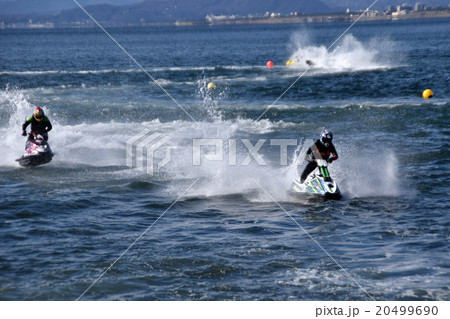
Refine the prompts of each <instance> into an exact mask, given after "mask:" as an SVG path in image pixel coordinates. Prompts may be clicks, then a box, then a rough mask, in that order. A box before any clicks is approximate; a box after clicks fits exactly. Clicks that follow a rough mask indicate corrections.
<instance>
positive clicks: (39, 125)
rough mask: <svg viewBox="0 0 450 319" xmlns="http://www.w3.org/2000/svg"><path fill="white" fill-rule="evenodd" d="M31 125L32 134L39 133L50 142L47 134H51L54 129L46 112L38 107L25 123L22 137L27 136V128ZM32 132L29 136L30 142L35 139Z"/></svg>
mask: <svg viewBox="0 0 450 319" xmlns="http://www.w3.org/2000/svg"><path fill="white" fill-rule="evenodd" d="M30 124H31V132H37V133H38V134H41V135H42V137H43V138H44V140H46V141H47V140H48V134H47V132H49V131H50V130H51V129H52V123H50V120H49V119H48V117H47V116H45V114H44V111H43V110H42V109H41V108H40V107H37V108H36V109H35V110H34V112H33V115H32V116H30V117H29V118H27V119H26V120H25V123H23V125H22V136H27V127H28V125H30ZM31 132H30V135H29V136H28V139H29V140H30V139H32V138H33V136H32V135H31Z"/></svg>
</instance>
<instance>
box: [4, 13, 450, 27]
mask: <svg viewBox="0 0 450 319" xmlns="http://www.w3.org/2000/svg"><path fill="white" fill-rule="evenodd" d="M433 18H450V8H449V9H443V10H429V11H410V12H408V13H407V14H404V15H362V16H361V12H356V13H338V14H317V15H296V16H275V17H256V18H232V17H230V18H224V19H217V20H213V21H207V20H206V19H205V20H197V21H176V22H164V23H110V22H100V23H101V24H102V26H104V27H158V26H160V27H161V26H179V27H189V26H214V25H261V24H266V25H267V24H295V23H299V24H300V23H329V22H340V21H356V20H359V21H397V20H413V19H419V20H420V19H433ZM94 27H97V26H96V25H95V24H94V23H93V22H71V23H63V24H56V23H53V22H50V21H49V22H42V23H41V22H39V23H31V22H29V23H25V22H23V23H9V24H7V23H4V22H1V21H0V29H61V28H94Z"/></svg>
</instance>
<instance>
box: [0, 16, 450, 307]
mask: <svg viewBox="0 0 450 319" xmlns="http://www.w3.org/2000/svg"><path fill="white" fill-rule="evenodd" d="M347 27H348V25H347V24H345V23H333V24H308V25H283V26H257V27H255V26H242V27H201V28H175V27H174V28H172V27H170V28H169V27H167V28H136V29H133V28H125V29H111V30H110V32H111V34H112V36H113V37H115V38H116V39H117V41H119V42H120V43H121V44H122V45H123V47H124V48H126V49H127V50H128V51H129V53H130V54H131V55H133V56H134V58H135V59H136V60H137V61H138V62H139V63H140V64H141V65H142V66H143V67H144V68H145V70H146V71H148V72H149V74H150V75H151V76H153V77H154V78H155V79H156V80H157V82H158V84H160V85H161V86H163V87H164V88H165V89H166V90H167V92H169V93H170V94H171V95H172V96H173V98H174V99H176V101H178V103H180V105H181V106H182V107H183V108H184V109H185V110H186V112H187V113H188V114H189V115H188V114H187V113H186V112H184V111H183V110H181V108H180V107H179V106H178V105H177V104H175V103H174V102H173V101H172V100H171V99H170V98H168V96H167V95H166V94H165V93H164V92H163V91H162V90H161V88H160V87H158V86H157V85H155V84H154V83H153V81H152V80H151V79H150V78H149V77H148V76H147V75H146V74H145V73H144V72H143V71H142V70H140V69H139V68H138V66H137V65H136V64H135V63H133V62H132V61H131V60H130V59H129V58H128V57H127V56H126V55H125V54H124V53H123V52H122V51H121V50H120V49H119V48H118V47H117V46H116V45H115V44H114V43H113V42H112V41H111V40H110V39H109V38H108V37H107V36H106V35H105V34H104V33H102V32H101V31H100V30H98V29H86V30H85V29H80V30H78V29H68V30H0V43H1V46H0V108H1V114H2V115H3V121H1V123H0V137H1V140H2V152H1V157H0V176H1V179H0V192H1V195H2V196H1V198H0V229H1V231H0V241H1V243H2V244H1V246H0V247H1V248H0V299H2V300H75V299H77V298H78V297H80V296H81V294H82V293H83V292H84V291H85V290H86V289H87V288H88V287H89V286H90V285H91V284H92V283H93V282H94V280H95V279H97V278H98V277H99V276H100V275H101V274H102V272H103V271H104V270H105V269H106V268H107V267H108V266H110V265H111V263H113V262H114V261H115V260H116V259H117V258H118V257H119V256H120V255H121V254H122V253H123V252H124V251H125V250H126V249H127V248H128V247H129V246H130V245H131V244H132V243H133V242H134V241H135V240H136V239H137V238H138V237H139V236H140V235H141V234H142V233H144V231H145V230H146V229H147V228H148V227H149V226H151V225H152V224H153V223H154V222H155V221H156V220H157V219H158V218H159V217H160V216H161V215H162V214H163V213H164V212H166V210H167V209H168V210H167V212H166V213H165V214H164V215H163V216H162V217H161V218H160V219H158V220H157V222H156V223H155V224H154V226H152V227H151V228H150V229H148V231H147V232H146V233H145V235H144V236H143V237H142V238H141V239H140V240H139V241H138V242H137V243H136V244H135V245H134V246H133V247H132V248H131V249H130V250H129V251H127V253H126V254H125V255H124V256H123V257H122V258H121V259H120V260H119V261H118V262H117V263H116V264H114V266H113V267H112V268H111V270H110V271H108V272H107V273H106V274H105V275H104V276H103V277H102V278H101V279H100V280H99V281H98V282H97V283H96V284H95V285H94V286H93V287H92V288H91V289H90V290H89V291H87V293H86V294H85V295H83V297H82V300H117V299H126V300H369V299H370V297H369V296H368V295H367V294H366V293H365V292H364V291H363V289H361V287H363V288H364V289H365V290H366V291H367V292H368V294H370V295H371V296H372V297H373V298H374V299H376V300H448V298H449V297H450V291H449V286H450V281H449V278H450V276H449V267H450V262H449V249H448V237H449V231H448V226H449V223H448V212H449V200H448V193H449V187H448V177H449V174H448V173H447V170H448V169H449V167H450V165H449V164H450V160H449V158H450V152H449V134H450V130H449V122H450V116H449V106H450V99H449V97H450V89H449V85H448V84H449V83H450V59H449V57H450V56H449V52H450V43H449V41H448V39H447V36H446V35H447V34H448V31H449V29H450V21H449V20H448V19H444V20H424V21H404V22H400V21H397V22H392V23H385V22H383V23H358V24H357V25H355V27H354V28H352V29H351V31H350V32H349V33H348V34H347V35H345V36H344V37H343V38H342V39H341V40H340V41H338V42H337V43H336V45H335V46H334V47H333V48H331V49H330V50H329V51H328V52H326V48H327V46H329V45H330V44H331V43H333V41H334V40H335V39H336V38H337V37H338V36H339V35H340V34H341V33H342V32H343V31H344V30H345V29H346V28H347ZM294 58H295V59H297V60H298V61H299V62H297V63H296V64H295V65H294V66H293V67H290V68H287V67H286V66H285V63H286V61H287V60H289V59H294ZM307 59H311V60H313V61H314V62H315V65H314V66H313V67H312V68H311V69H310V70H309V71H308V72H306V73H305V75H304V76H303V77H302V78H301V79H300V80H299V81H298V82H297V83H296V84H295V85H294V86H293V87H292V88H291V89H290V90H289V91H288V92H287V93H286V94H285V95H284V96H283V97H282V98H281V99H280V100H279V101H278V102H277V103H276V104H275V105H273V107H271V108H270V110H269V111H268V112H267V113H265V114H264V116H263V117H262V118H261V119H259V120H258V121H256V122H254V121H255V120H256V119H257V118H258V117H259V116H260V115H261V114H262V113H263V111H264V110H266V109H267V107H268V106H269V105H271V104H272V103H273V102H274V101H275V100H276V99H277V98H278V97H279V96H280V95H281V94H282V93H283V92H284V90H286V89H287V88H288V87H289V86H290V85H291V84H292V83H293V82H294V81H295V80H296V79H297V78H298V77H299V76H300V75H301V74H302V73H303V72H304V71H305V70H306V69H307V65H306V64H305V63H303V61H306V60H307ZM268 60H272V61H274V63H275V67H274V68H273V69H272V70H268V69H267V68H266V67H265V63H266V61H268ZM210 81H212V82H214V83H215V84H216V85H217V89H216V90H215V91H214V92H213V93H210V92H209V91H208V90H207V88H206V86H207V83H208V82H210ZM426 88H431V89H433V91H434V93H435V98H433V99H431V100H423V99H422V98H421V92H422V91H423V90H424V89H426ZM34 106H43V107H44V110H45V111H46V113H47V114H48V115H49V117H50V119H51V121H52V123H53V126H54V129H53V131H52V132H51V134H50V143H51V145H52V148H53V150H54V151H55V153H56V156H55V158H54V160H53V161H52V162H51V163H50V164H48V165H46V166H42V167H37V168H33V169H24V168H20V167H18V165H17V164H16V163H15V161H14V159H15V158H17V157H18V156H19V155H20V154H21V152H22V150H23V146H24V139H23V137H21V136H20V133H21V128H20V125H21V123H22V121H23V119H24V118H25V116H27V115H30V114H31V112H32V110H33V107H34ZM191 117H192V118H193V119H194V120H195V121H196V122H195V121H194V120H193V119H192V118H191ZM145 128H147V129H149V130H150V131H151V132H158V133H160V134H161V136H163V137H166V138H170V140H169V141H168V142H167V146H169V147H170V150H171V160H170V162H169V163H168V164H167V165H165V166H164V167H162V168H160V169H157V170H156V171H155V173H154V175H149V174H146V173H145V172H142V171H140V170H138V169H136V168H130V167H128V166H127V162H126V158H127V152H126V142H127V140H128V139H130V138H131V137H133V136H134V135H135V134H138V133H139V132H141V131H142V130H143V129H145ZM323 128H328V129H330V130H332V131H333V133H334V136H335V145H336V148H337V150H338V152H339V154H340V159H339V160H338V161H336V162H334V163H333V164H332V165H331V166H330V172H331V174H332V176H334V178H335V179H336V180H337V182H338V184H339V185H340V188H341V189H342V192H343V194H344V198H343V199H342V200H340V201H326V202H320V201H311V200H305V199H299V198H293V197H290V196H289V195H288V194H287V190H288V189H289V186H290V183H291V181H292V179H293V178H295V177H296V176H297V174H298V173H297V163H296V160H297V156H296V154H298V153H301V150H302V146H303V144H304V143H305V141H309V140H312V139H316V138H317V137H318V134H319V133H320V131H321V130H322V129H323ZM194 139H217V140H221V141H223V142H224V144H223V145H224V159H223V160H222V161H211V160H208V159H206V158H204V157H203V158H202V159H201V161H202V162H201V165H193V153H192V152H193V151H192V149H193V147H192V145H193V140H194ZM271 139H272V140H273V139H296V140H297V142H298V143H297V144H298V146H297V147H295V146H289V147H288V158H287V165H281V163H280V147H279V146H274V145H272V146H271V145H270V140H271ZM230 140H232V141H235V142H236V157H235V159H236V163H235V165H230V158H232V157H229V154H230V150H231V149H232V148H231V147H230V144H229V141H230ZM247 140H248V142H249V143H251V145H257V143H258V141H259V140H263V142H264V144H263V145H262V146H261V148H260V149H259V154H261V158H262V159H263V161H264V163H265V164H266V165H258V163H257V161H256V160H255V159H254V158H253V157H250V158H249V159H250V162H249V163H248V165H243V164H242V163H243V162H245V161H246V158H247V155H248V151H247V148H246V147H245V144H244V142H245V141H247ZM306 143H308V142H306ZM308 146H309V145H308ZM303 150H304V149H303ZM205 152H210V153H209V155H211V154H214V148H211V147H210V148H209V149H208V148H205V149H203V153H205ZM155 154H156V156H157V160H158V161H159V160H161V159H162V158H163V157H164V156H165V153H164V151H161V152H157V153H155ZM299 163H300V169H302V168H303V165H304V164H303V163H302V162H301V161H300V162H299ZM191 185H192V187H190V186H191ZM263 189H264V190H265V191H264V190H263ZM268 194H269V195H268ZM177 198H179V199H178V201H177V202H176V203H175V204H174V205H173V206H172V207H171V205H172V204H173V203H174V201H175V200H176V199H177ZM275 201H276V202H278V203H279V205H280V206H281V207H282V208H283V209H284V210H285V211H286V212H284V211H283V209H281V208H280V206H278V204H277V203H275ZM169 208H170V209H169ZM289 215H291V216H292V218H293V219H295V221H297V223H298V224H299V225H300V226H301V227H303V228H304V229H305V230H306V231H308V233H309V234H310V235H311V236H312V237H313V238H314V240H316V241H317V243H319V244H320V245H321V246H322V247H323V249H325V250H326V251H327V252H328V253H329V254H330V255H331V256H333V258H334V259H335V260H336V261H337V262H338V263H339V264H340V265H341V266H342V267H343V268H344V269H345V270H346V271H347V272H348V274H349V275H350V276H351V277H352V279H351V278H349V276H348V275H347V274H346V273H345V272H344V271H343V270H342V269H341V268H340V267H339V266H338V265H337V264H336V263H335V262H334V261H333V260H332V259H331V258H330V257H329V256H327V255H326V254H325V252H324V251H323V250H322V249H321V248H319V247H318V245H317V243H316V242H314V241H313V240H312V239H311V238H310V237H309V236H308V235H306V234H305V233H304V232H303V231H302V229H301V228H300V227H299V226H298V225H297V224H296V223H295V222H294V221H293V219H291V218H290V217H289ZM356 282H357V283H358V284H359V285H360V286H361V287H359V286H358V285H357V284H356Z"/></svg>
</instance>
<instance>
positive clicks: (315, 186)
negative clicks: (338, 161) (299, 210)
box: [289, 159, 342, 199]
mask: <svg viewBox="0 0 450 319" xmlns="http://www.w3.org/2000/svg"><path fill="white" fill-rule="evenodd" d="M316 162H317V169H316V172H317V170H318V172H317V173H316V172H313V173H311V174H310V175H309V176H308V177H307V178H306V180H305V181H304V183H300V179H298V180H294V181H293V182H292V185H291V189H290V190H289V193H290V194H291V195H311V196H316V197H323V198H326V199H340V198H341V197H342V195H341V191H340V190H339V187H338V186H337V184H336V182H335V181H334V180H333V179H332V178H331V177H330V173H329V171H328V163H327V161H325V160H322V159H317V160H316Z"/></svg>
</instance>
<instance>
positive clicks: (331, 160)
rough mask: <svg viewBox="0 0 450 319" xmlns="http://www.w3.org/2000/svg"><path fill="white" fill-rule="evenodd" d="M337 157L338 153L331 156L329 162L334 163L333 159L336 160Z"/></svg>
mask: <svg viewBox="0 0 450 319" xmlns="http://www.w3.org/2000/svg"><path fill="white" fill-rule="evenodd" d="M336 159H337V157H336V155H334V156H333V157H330V158H329V159H328V160H327V162H328V163H332V162H333V161H335V160H336Z"/></svg>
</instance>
